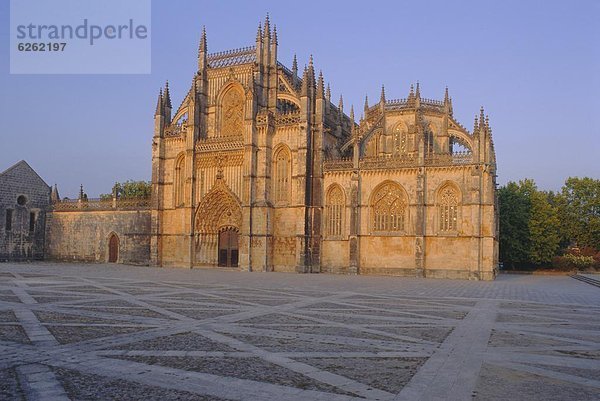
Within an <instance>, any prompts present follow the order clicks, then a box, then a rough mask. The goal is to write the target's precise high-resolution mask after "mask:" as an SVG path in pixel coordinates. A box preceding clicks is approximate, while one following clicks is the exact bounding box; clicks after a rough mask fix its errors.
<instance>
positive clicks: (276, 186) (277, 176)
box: [273, 147, 291, 202]
mask: <svg viewBox="0 0 600 401" xmlns="http://www.w3.org/2000/svg"><path fill="white" fill-rule="evenodd" d="M290 164H291V163H290V154H289V152H288V150H287V149H286V148H285V147H281V148H279V149H278V150H277V151H276V152H275V156H274V157H273V199H274V200H275V202H287V201H288V200H289V196H290V183H291V166H290Z"/></svg>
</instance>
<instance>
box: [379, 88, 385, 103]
mask: <svg viewBox="0 0 600 401" xmlns="http://www.w3.org/2000/svg"><path fill="white" fill-rule="evenodd" d="M379 101H380V102H381V103H383V104H385V86H384V85H381V96H380V97H379Z"/></svg>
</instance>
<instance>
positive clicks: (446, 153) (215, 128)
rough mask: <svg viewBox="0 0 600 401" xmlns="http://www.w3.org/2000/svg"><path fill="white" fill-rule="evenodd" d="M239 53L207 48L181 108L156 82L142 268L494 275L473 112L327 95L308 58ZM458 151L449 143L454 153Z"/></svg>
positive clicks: (491, 198) (481, 147) (489, 156)
mask: <svg viewBox="0 0 600 401" xmlns="http://www.w3.org/2000/svg"><path fill="white" fill-rule="evenodd" d="M277 48H278V40H277V32H276V29H275V28H273V29H271V26H270V22H269V21H268V19H267V20H266V21H265V24H264V27H261V26H259V29H258V32H257V35H256V40H255V45H254V46H252V47H247V48H241V49H236V50H230V51H225V52H220V53H212V54H209V53H208V51H207V40H206V33H205V32H204V31H203V33H202V38H201V41H200V46H199V53H198V70H197V73H196V74H195V75H194V77H193V79H192V82H191V85H190V89H189V91H188V93H187V95H186V96H185V98H184V99H183V100H182V102H181V104H180V106H179V107H178V108H176V109H175V108H173V107H172V104H171V96H170V93H169V88H168V85H167V86H166V87H165V88H164V91H163V90H161V93H160V94H159V96H158V101H157V105H156V113H155V117H154V121H155V125H154V127H155V128H154V137H153V142H152V187H153V194H152V206H151V224H150V225H151V227H150V231H151V232H150V236H149V238H150V264H152V265H157V266H174V267H188V268H190V267H197V266H212V267H219V266H223V267H236V268H239V269H241V270H248V271H287V272H292V271H295V272H334V273H347V274H386V275H403V276H417V277H448V278H469V279H481V280H491V279H493V278H494V277H495V275H496V273H497V262H498V224H497V221H498V217H497V201H496V185H495V176H496V159H495V153H494V146H493V142H492V136H491V132H492V131H491V128H490V125H489V121H488V118H487V116H485V114H484V112H483V109H482V110H481V112H480V115H479V116H478V117H477V118H476V119H475V125H474V128H473V130H472V131H471V132H469V131H468V130H467V129H466V128H465V127H464V126H462V125H461V124H460V123H459V122H457V121H456V120H455V119H454V117H453V110H452V101H451V99H450V98H449V96H448V92H447V90H446V93H445V96H444V99H443V100H441V101H438V100H430V99H425V98H422V97H421V94H420V88H419V85H418V84H417V86H416V88H412V87H411V90H410V92H409V95H408V97H406V98H404V99H395V100H388V99H387V98H386V94H385V92H384V90H383V88H382V92H381V97H380V99H379V101H378V102H376V103H374V104H369V103H368V102H367V101H365V105H364V111H363V117H362V118H361V119H360V121H359V122H358V123H356V122H355V117H354V111H353V110H351V111H350V113H349V114H346V113H345V112H344V107H343V102H342V100H341V99H340V101H339V103H338V104H337V105H335V104H333V103H332V101H331V95H330V91H329V87H328V85H327V86H326V85H325V83H324V79H323V76H322V74H318V75H316V74H315V68H314V65H313V62H312V58H311V60H310V62H309V64H308V66H307V67H305V68H304V70H303V71H298V67H297V63H296V60H295V58H294V62H293V65H292V67H291V68H288V67H286V66H285V65H284V64H283V63H281V62H280V61H279V60H278V57H277ZM459 149H460V150H459Z"/></svg>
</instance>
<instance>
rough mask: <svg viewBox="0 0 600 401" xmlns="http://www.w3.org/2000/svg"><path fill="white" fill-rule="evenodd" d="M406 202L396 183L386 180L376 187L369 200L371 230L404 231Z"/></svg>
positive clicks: (403, 193)
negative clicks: (386, 181)
mask: <svg viewBox="0 0 600 401" xmlns="http://www.w3.org/2000/svg"><path fill="white" fill-rule="evenodd" d="M407 203H408V202H407V199H406V195H405V192H404V191H403V190H402V188H401V187H400V186H399V185H398V184H394V183H392V182H388V183H385V184H383V185H381V186H380V187H379V188H378V189H376V190H375V193H374V195H373V198H372V201H371V210H372V225H373V231H387V232H397V231H404V223H405V219H406V207H407Z"/></svg>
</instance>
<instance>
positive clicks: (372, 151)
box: [365, 131, 381, 157]
mask: <svg viewBox="0 0 600 401" xmlns="http://www.w3.org/2000/svg"><path fill="white" fill-rule="evenodd" d="M380 140H381V131H378V132H376V133H374V134H373V136H372V137H371V139H370V140H369V142H367V146H366V148H365V156H367V157H377V156H379V151H380V144H379V141H380Z"/></svg>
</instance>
